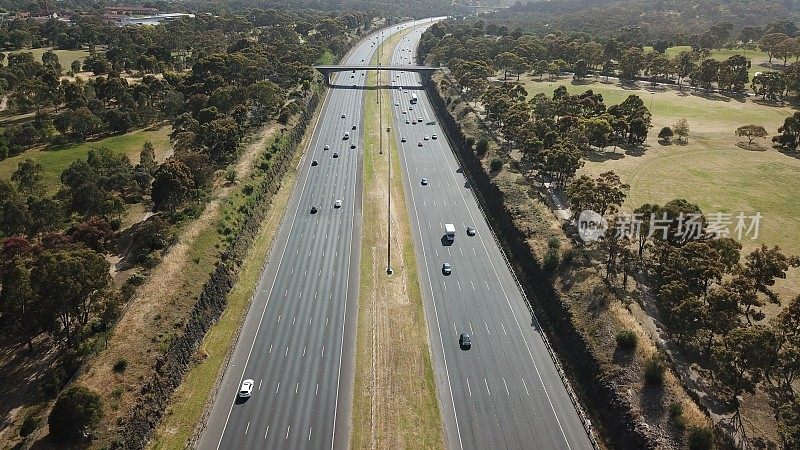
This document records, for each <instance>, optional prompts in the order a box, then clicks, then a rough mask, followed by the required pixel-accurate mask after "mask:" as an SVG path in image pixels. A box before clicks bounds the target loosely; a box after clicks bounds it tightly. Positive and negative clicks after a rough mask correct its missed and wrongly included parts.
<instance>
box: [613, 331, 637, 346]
mask: <svg viewBox="0 0 800 450" xmlns="http://www.w3.org/2000/svg"><path fill="white" fill-rule="evenodd" d="M637 339H638V338H637V337H636V333H634V332H633V331H631V330H622V331H620V332H618V333H617V348H619V349H620V350H633V349H635V348H636V343H637Z"/></svg>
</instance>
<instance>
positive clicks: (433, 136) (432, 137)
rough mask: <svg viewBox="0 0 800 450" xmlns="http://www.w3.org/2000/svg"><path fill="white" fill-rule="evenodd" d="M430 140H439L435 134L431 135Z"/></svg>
mask: <svg viewBox="0 0 800 450" xmlns="http://www.w3.org/2000/svg"><path fill="white" fill-rule="evenodd" d="M431 139H433V140H434V141H435V140H436V139H439V137H438V136H436V135H435V134H433V135H431Z"/></svg>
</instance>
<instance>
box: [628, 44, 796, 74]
mask: <svg viewBox="0 0 800 450" xmlns="http://www.w3.org/2000/svg"><path fill="white" fill-rule="evenodd" d="M691 50H692V47H691V46H688V45H676V46H674V47H670V48H668V49H667V50H666V51H665V52H664V54H665V55H666V56H668V57H670V58H675V57H676V56H678V54H680V52H684V51H686V52H688V51H691ZM652 51H653V47H649V46H648V47H644V52H645V53H649V52H652ZM733 55H742V56H744V57H745V58H748V59H750V61H751V67H750V70H748V71H747V73H748V75H749V76H750V79H751V80H752V79H753V75H755V74H756V73H758V72H769V71H772V70H774V69H771V68H769V67H766V65H767V64H768V61H769V56H768V55H767V54H766V53H764V52H762V51H760V50H750V49H746V48H734V49H729V48H724V49H719V50H712V51H711V57H712V58H714V59H716V60H717V61H724V60H726V59H728V58H730V57H731V56H733ZM772 62H773V63H775V64H778V63H780V62H781V61H779V60H777V59H776V58H772Z"/></svg>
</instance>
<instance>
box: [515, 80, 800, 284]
mask: <svg viewBox="0 0 800 450" xmlns="http://www.w3.org/2000/svg"><path fill="white" fill-rule="evenodd" d="M558 85H565V86H567V89H568V90H569V92H570V93H578V92H583V91H585V90H587V89H593V90H594V91H595V92H596V93H600V94H602V95H603V99H604V100H605V103H606V106H610V105H612V104H615V103H619V102H621V101H622V100H624V99H625V97H627V96H628V95H630V94H637V95H639V96H641V97H642V98H643V99H644V100H645V104H646V105H647V106H648V107H649V108H651V111H652V112H653V128H652V129H651V130H650V133H649V136H648V139H647V142H646V145H645V150H644V152H643V154H641V156H636V155H638V153H637V154H630V153H629V154H625V153H623V151H622V150H617V152H613V151H612V149H611V148H608V149H607V150H608V151H607V152H606V153H605V154H603V155H598V157H593V158H591V160H589V161H587V162H586V165H585V166H584V167H583V168H582V169H581V173H586V174H589V175H593V176H596V175H598V174H600V173H601V172H605V171H608V170H613V171H614V172H615V173H617V174H618V175H619V176H620V178H622V180H623V181H624V182H625V183H628V184H630V186H631V188H630V191H629V192H628V198H627V200H626V202H625V204H624V205H623V209H624V210H628V211H631V210H633V209H634V208H636V207H638V206H639V205H641V204H643V203H659V204H664V203H666V202H668V201H670V200H673V199H676V198H685V199H687V200H689V201H690V202H692V203H695V204H697V205H699V206H700V208H701V210H702V211H703V212H704V213H711V212H722V213H733V214H734V215H736V214H738V213H739V212H744V213H745V214H747V215H749V214H752V213H756V212H760V213H761V215H762V219H761V221H760V226H759V233H758V238H757V239H755V240H753V239H749V238H746V239H743V240H742V246H743V253H745V252H749V251H752V250H753V249H754V248H756V247H758V246H760V245H761V244H766V245H768V246H773V245H778V246H780V247H781V248H782V249H783V250H784V251H785V252H786V253H789V254H793V255H800V239H798V237H799V236H800V232H798V230H797V228H796V224H797V217H800V203H798V202H797V201H796V199H795V193H796V192H798V191H800V158H795V157H792V156H788V155H784V154H782V153H780V152H778V151H776V150H775V149H772V148H768V149H767V150H766V151H749V150H744V149H742V148H739V147H737V146H736V143H737V142H740V141H741V139H739V138H737V137H736V136H735V135H734V130H735V129H736V128H737V127H739V126H741V125H745V124H749V123H754V124H760V125H763V126H764V127H765V128H766V129H767V131H768V132H769V134H770V136H773V135H775V134H776V133H777V129H778V127H779V126H781V125H782V124H783V120H784V119H785V118H786V117H788V116H789V115H791V114H792V113H793V110H792V109H791V108H789V107H772V106H764V105H760V104H757V103H754V102H752V101H749V100H748V101H744V102H742V101H737V100H729V101H724V100H709V99H706V98H703V97H700V96H695V95H686V94H683V95H681V94H679V93H678V92H677V91H674V90H669V91H666V92H657V93H655V94H650V93H648V91H645V90H631V89H623V88H622V87H619V86H617V85H612V84H601V83H594V84H584V85H572V84H571V82H570V80H567V79H562V80H558V81H553V82H546V81H545V82H534V83H527V84H526V85H525V88H526V89H527V90H528V93H529V94H530V95H534V94H536V93H538V92H544V93H550V94H552V91H553V89H555V88H556V87H557V86H558ZM651 102H652V107H651ZM682 117H683V118H686V119H687V121H688V122H689V129H690V134H689V142H688V143H687V144H685V145H678V144H672V145H668V146H664V145H661V144H659V143H658V142H657V135H658V131H659V130H661V128H662V127H664V126H672V125H673V124H674V123H675V122H676V121H677V120H678V119H679V118H682ZM768 139H769V138H767V140H763V139H762V140H760V142H759V140H757V141H756V142H759V143H760V144H761V145H762V146H763V147H765V148H766V147H769V146H770V144H771V142H769V140H768ZM731 231H733V228H731ZM798 272H800V271H797V270H793V271H792V272H791V273H790V274H789V277H788V278H787V279H786V280H780V281H779V282H778V283H777V288H778V292H779V293H781V294H782V295H783V297H784V298H789V297H790V296H791V297H794V296H796V295H797V294H798V293H800V288H798V286H800V273H798Z"/></svg>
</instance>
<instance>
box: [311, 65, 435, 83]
mask: <svg viewBox="0 0 800 450" xmlns="http://www.w3.org/2000/svg"><path fill="white" fill-rule="evenodd" d="M314 68H315V69H317V71H318V72H319V73H321V74H322V75H324V76H325V83H326V84H330V75H331V74H332V73H335V72H355V71H357V70H377V71H397V72H399V71H403V72H417V73H425V74H430V73H432V72H435V71H437V70H441V67H432V66H388V65H387V66H385V65H372V66H369V65H367V66H365V65H353V64H350V65H340V66H314Z"/></svg>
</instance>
